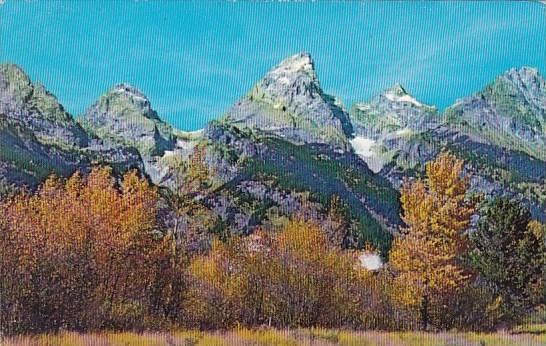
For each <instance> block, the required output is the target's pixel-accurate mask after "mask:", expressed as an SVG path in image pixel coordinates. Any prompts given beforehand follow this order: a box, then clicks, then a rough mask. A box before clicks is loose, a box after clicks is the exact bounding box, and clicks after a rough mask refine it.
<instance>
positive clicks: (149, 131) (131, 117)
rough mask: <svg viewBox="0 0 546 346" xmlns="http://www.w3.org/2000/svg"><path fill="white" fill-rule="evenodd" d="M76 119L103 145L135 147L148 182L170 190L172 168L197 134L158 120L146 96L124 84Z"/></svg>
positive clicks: (173, 185) (185, 154) (173, 181)
mask: <svg viewBox="0 0 546 346" xmlns="http://www.w3.org/2000/svg"><path fill="white" fill-rule="evenodd" d="M78 122H79V123H80V124H81V125H82V127H83V128H85V129H86V130H87V131H88V132H89V133H90V134H92V135H94V136H96V137H98V138H100V139H101V141H102V142H103V143H105V144H107V145H113V146H121V147H124V148H133V149H136V150H137V151H138V153H139V154H140V157H141V159H142V161H143V164H144V166H145V171H146V173H147V174H148V176H149V177H150V178H151V180H152V182H154V183H155V184H157V185H161V186H166V187H170V188H172V189H176V188H177V186H176V184H177V182H176V178H177V176H176V172H175V170H176V169H179V168H181V167H180V164H181V163H182V162H183V161H184V160H185V159H187V157H188V155H189V154H191V150H192V148H193V146H194V145H195V143H196V142H197V140H198V139H199V137H200V135H199V134H188V133H183V132H182V131H177V130H175V129H173V128H172V127H171V126H170V125H169V124H167V123H165V122H164V121H162V120H161V119H160V118H159V116H158V115H157V112H156V111H155V110H154V109H153V108H152V105H151V103H150V100H149V99H148V98H147V97H146V95H144V93H142V92H141V91H140V90H138V89H137V88H135V87H134V86H132V85H130V84H127V83H122V84H118V85H116V86H114V87H113V88H112V89H110V90H109V91H108V92H106V93H105V94H104V95H102V96H101V97H100V98H99V100H98V101H97V102H95V103H94V104H93V105H92V106H91V107H89V108H88V109H87V111H86V112H85V114H84V115H83V116H81V117H79V118H78Z"/></svg>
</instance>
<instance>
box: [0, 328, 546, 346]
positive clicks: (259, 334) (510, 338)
mask: <svg viewBox="0 0 546 346" xmlns="http://www.w3.org/2000/svg"><path fill="white" fill-rule="evenodd" d="M0 345H1V346H144V345H146V346H175V345H176V346H185V345H188V346H189V345H192V346H194V345H195V346H197V345H203V346H213V345H278V346H292V345H294V346H297V345H314V346H322V345H324V346H326V345H347V346H353V345H354V346H357V345H358V346H459V345H460V346H474V345H475V346H519V345H526V346H539V345H546V334H529V333H522V334H510V333H492V334H485V333H455V332H454V333H436V334H435V333H419V332H400V333H396V332H395V333H385V332H376V331H372V332H358V331H346V330H332V329H319V328H314V329H293V330H288V329H285V330H275V329H263V330H262V329H258V330H250V329H236V330H233V331H224V332H220V331H218V332H199V331H175V332H170V333H149V332H145V333H130V332H123V333H114V332H112V333H88V334H79V333H74V332H62V333H58V334H42V335H35V336H19V337H13V338H7V339H4V340H0Z"/></svg>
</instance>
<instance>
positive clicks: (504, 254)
mask: <svg viewBox="0 0 546 346" xmlns="http://www.w3.org/2000/svg"><path fill="white" fill-rule="evenodd" d="M545 240H546V238H545V237H544V226H543V225H541V224H540V223H538V222H536V221H531V213H530V211H529V209H528V208H526V207H525V206H523V205H522V204H521V203H519V202H518V201H515V200H510V199H508V198H504V197H499V198H495V199H493V200H490V201H487V202H486V203H485V204H484V206H483V207H482V208H481V210H480V218H479V220H478V225H477V230H476V232H474V233H473V234H472V243H473V245H474V250H473V251H472V256H471V257H472V263H473V265H474V267H475V268H476V269H477V270H478V271H479V273H480V274H481V276H482V277H483V278H484V279H485V280H486V281H487V283H488V284H490V285H491V286H492V288H493V294H494V298H495V302H494V304H492V307H495V308H496V310H498V313H499V315H500V316H499V317H500V318H501V319H502V320H504V321H517V320H518V319H519V318H521V317H522V316H525V315H526V313H528V312H529V309H530V308H532V307H533V306H535V305H536V304H537V303H539V301H540V299H541V298H542V297H541V293H542V289H543V285H544V282H543V280H544V274H545V271H546V269H545V268H546V267H545V266H546V258H545V255H546V248H545V247H546V245H545Z"/></svg>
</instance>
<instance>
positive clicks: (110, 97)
mask: <svg viewBox="0 0 546 346" xmlns="http://www.w3.org/2000/svg"><path fill="white" fill-rule="evenodd" d="M96 106H98V107H99V108H102V109H103V110H105V114H109V115H112V116H122V117H123V116H128V117H137V116H144V117H146V118H149V119H153V120H158V121H159V120H160V118H159V116H158V115H157V112H156V111H155V110H154V109H153V108H152V104H151V102H150V100H149V99H148V97H147V96H146V95H145V94H144V93H143V92H142V91H141V90H140V89H138V88H137V87H135V86H133V85H131V84H129V83H119V84H116V85H115V86H114V87H112V88H111V89H109V90H108V91H107V92H106V93H105V94H104V95H102V96H101V97H100V99H99V101H98V102H97V104H96Z"/></svg>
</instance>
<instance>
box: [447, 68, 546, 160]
mask: <svg viewBox="0 0 546 346" xmlns="http://www.w3.org/2000/svg"><path fill="white" fill-rule="evenodd" d="M445 113H446V117H447V119H448V121H449V122H450V123H452V124H454V125H457V126H460V127H462V128H463V130H464V131H466V132H469V133H472V134H475V135H478V136H480V137H483V138H486V139H487V141H489V142H491V143H495V144H497V145H500V146H503V147H510V148H512V149H514V150H520V151H523V152H526V153H528V154H530V155H532V156H535V157H538V158H541V159H546V154H545V149H546V136H545V135H546V81H545V80H544V78H543V77H542V76H541V75H540V74H539V72H538V70H537V69H533V68H529V67H522V68H520V69H511V70H510V71H507V72H505V73H504V74H503V75H501V76H499V77H498V78H497V79H496V80H495V81H494V82H493V83H491V84H489V85H488V86H487V87H485V89H484V90H482V91H480V92H478V93H476V94H475V95H473V96H470V97H467V98H463V99H461V100H458V101H457V103H455V104H454V105H453V106H451V107H449V108H448V109H447V110H446V112H445Z"/></svg>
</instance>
